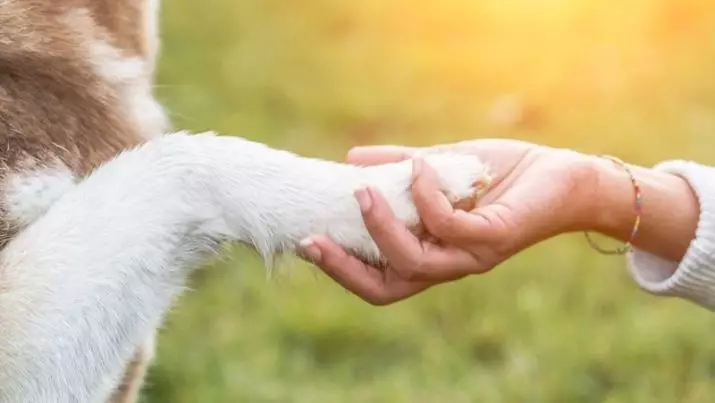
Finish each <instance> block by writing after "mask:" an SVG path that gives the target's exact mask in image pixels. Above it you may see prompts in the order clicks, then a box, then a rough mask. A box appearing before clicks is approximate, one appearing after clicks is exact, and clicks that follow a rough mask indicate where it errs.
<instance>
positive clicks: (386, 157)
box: [346, 145, 418, 165]
mask: <svg viewBox="0 0 715 403" xmlns="http://www.w3.org/2000/svg"><path fill="white" fill-rule="evenodd" d="M417 150H418V148H414V147H403V146H393V145H384V146H367V147H355V148H352V149H351V150H350V151H348V155H347V158H346V161H347V162H348V163H350V164H355V165H379V164H387V163H390V162H399V161H404V160H407V159H410V158H412V156H413V155H414V154H415V152H417Z"/></svg>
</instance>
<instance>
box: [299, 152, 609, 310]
mask: <svg viewBox="0 0 715 403" xmlns="http://www.w3.org/2000/svg"><path fill="white" fill-rule="evenodd" d="M442 150H449V151H456V152H461V153H472V154H474V155H476V156H477V157H478V158H480V159H481V160H482V161H484V162H486V163H487V164H488V165H489V167H490V173H491V174H492V176H493V182H492V185H491V188H490V189H489V190H488V192H487V193H486V194H485V195H484V197H483V198H482V199H481V200H479V202H478V204H477V208H476V209H475V210H473V211H471V212H464V211H460V210H455V209H453V208H452V206H451V205H450V203H449V202H448V201H447V199H446V198H445V197H444V195H443V194H442V193H441V192H440V191H439V188H438V183H437V180H436V177H435V173H434V171H433V170H432V169H431V168H430V167H429V166H427V165H426V164H425V163H424V162H423V161H422V160H421V159H420V158H419V157H415V155H416V154H419V153H420V152H425V151H426V152H430V151H442ZM413 157H415V158H414V162H413V164H414V165H413V169H414V171H415V172H414V173H415V180H414V182H413V186H412V195H413V199H414V203H415V205H416V207H417V210H418V212H419V214H420V217H421V219H422V223H423V225H424V227H425V229H426V230H427V231H428V232H429V234H430V235H431V236H432V237H433V238H434V239H433V240H432V241H429V240H420V239H418V238H417V237H416V236H415V235H413V234H412V233H411V232H410V231H409V230H408V229H407V228H405V226H404V225H403V224H402V223H400V222H399V221H397V220H396V219H395V217H394V215H393V214H392V211H391V210H390V208H389V206H388V204H387V202H386V201H385V200H384V198H383V197H382V196H381V195H380V194H379V192H377V191H376V190H375V189H371V188H368V189H364V190H361V191H358V192H357V193H356V198H357V200H358V203H359V204H360V206H361V211H362V213H363V218H364V221H365V225H366V227H367V229H368V231H369V232H370V235H371V236H372V237H373V238H374V240H375V242H376V244H377V245H378V247H379V248H380V250H381V252H382V254H383V255H384V257H385V258H386V260H387V262H388V263H389V264H388V266H387V267H384V268H376V267H372V266H369V265H366V264H365V263H363V262H361V261H359V260H357V259H356V258H354V257H351V256H350V255H348V254H347V253H346V252H345V251H344V250H342V249H341V248H340V247H339V246H337V245H336V244H335V243H334V242H332V241H331V240H330V239H328V238H327V237H324V236H320V235H315V236H312V237H310V238H308V239H307V240H305V242H303V245H304V252H305V254H306V255H307V256H308V257H309V258H310V259H312V261H313V263H314V264H316V265H317V266H318V267H319V268H320V269H322V270H323V271H324V272H325V273H326V274H327V275H328V276H330V277H331V278H332V279H333V280H335V281H336V282H337V283H339V284H341V285H342V286H343V287H345V288H346V289H348V290H349V291H351V292H353V293H354V294H356V295H358V296H359V297H361V298H363V299H364V300H366V301H367V302H369V303H372V304H375V305H385V304H390V303H394V302H397V301H400V300H402V299H405V298H408V297H410V296H412V295H415V294H417V293H419V292H421V291H424V290H425V289H427V288H429V287H431V286H433V285H436V284H440V283H444V282H448V281H453V280H456V279H459V278H462V277H465V276H467V275H470V274H480V273H484V272H487V271H489V270H491V269H492V268H494V267H496V266H497V265H499V264H500V263H502V262H503V261H505V260H507V259H509V258H510V257H511V256H513V255H514V254H516V253H518V252H519V251H521V250H523V249H525V248H527V247H529V246H531V245H533V244H535V243H538V242H540V241H543V240H545V239H547V238H550V237H552V236H554V235H557V234H560V233H564V232H570V231H577V230H590V229H592V227H593V226H594V222H595V221H594V220H595V219H597V218H598V217H594V214H593V212H594V211H597V209H596V206H595V200H596V198H595V197H593V196H594V194H595V193H596V187H597V186H596V185H597V182H598V178H597V173H596V171H595V170H594V169H593V166H594V164H593V158H592V157H588V156H585V155H583V154H579V153H576V152H572V151H568V150H562V149H553V148H548V147H543V146H539V145H535V144H530V143H525V142H520V141H514V140H475V141H468V142H462V143H457V144H451V145H446V146H437V147H431V148H429V149H415V148H406V147H393V146H378V147H366V148H357V149H353V150H352V151H351V152H350V153H349V155H348V161H349V162H351V163H355V164H363V165H364V164H382V163H387V162H393V161H397V160H404V159H408V158H413Z"/></svg>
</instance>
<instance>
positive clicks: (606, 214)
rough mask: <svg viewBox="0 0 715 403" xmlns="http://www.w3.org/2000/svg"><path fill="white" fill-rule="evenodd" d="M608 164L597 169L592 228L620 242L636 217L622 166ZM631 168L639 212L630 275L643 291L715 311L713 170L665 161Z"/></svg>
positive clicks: (711, 168) (628, 263) (714, 197)
mask: <svg viewBox="0 0 715 403" xmlns="http://www.w3.org/2000/svg"><path fill="white" fill-rule="evenodd" d="M608 164H610V163H609V162H600V163H599V165H598V166H599V169H598V171H599V172H600V175H599V176H598V177H599V178H601V180H600V181H599V186H598V187H597V191H599V192H601V193H602V194H603V195H602V199H601V200H600V204H599V205H600V207H599V208H597V209H595V210H594V211H595V212H596V213H594V216H596V217H599V219H598V220H596V221H597V225H596V226H595V228H594V229H595V230H600V231H601V232H603V233H605V234H608V235H611V236H613V237H616V238H618V239H620V240H625V239H626V238H627V237H628V235H629V234H630V231H631V228H632V225H633V220H634V218H635V212H634V207H633V189H632V185H631V184H630V181H629V179H628V177H627V174H625V173H624V172H623V171H622V170H621V171H619V169H622V168H618V167H614V166H611V167H609V166H608ZM633 169H634V174H635V176H636V179H637V180H638V182H639V184H640V186H641V187H642V193H643V213H642V220H641V228H640V230H639V231H638V235H637V236H636V237H635V240H634V249H633V251H632V252H631V253H629V254H628V255H627V257H626V259H627V267H628V271H629V273H630V275H631V276H632V277H633V279H634V280H635V281H636V282H637V283H638V285H639V286H640V287H641V288H642V289H644V290H645V291H648V292H650V293H653V294H656V295H670V296H677V297H680V298H684V299H687V300H690V301H692V302H694V303H696V304H698V305H700V306H703V307H705V308H707V309H710V310H715V168H713V167H708V166H704V165H701V164H697V163H693V162H686V161H668V162H665V163H662V164H659V165H658V166H656V167H654V168H653V169H644V168H635V167H634V168H633ZM629 188H630V191H629Z"/></svg>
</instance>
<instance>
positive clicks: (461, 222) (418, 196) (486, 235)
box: [412, 158, 507, 247]
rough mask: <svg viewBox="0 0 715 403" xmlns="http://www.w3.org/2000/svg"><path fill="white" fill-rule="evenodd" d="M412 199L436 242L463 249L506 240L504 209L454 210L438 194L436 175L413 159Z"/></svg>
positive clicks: (499, 207)
mask: <svg viewBox="0 0 715 403" xmlns="http://www.w3.org/2000/svg"><path fill="white" fill-rule="evenodd" d="M413 161H414V164H415V167H414V175H415V180H414V182H413V184H412V198H413V200H414V203H415V207H416V208H417V213H418V214H419V216H420V218H421V220H422V223H423V224H424V226H425V228H426V229H427V231H428V232H429V233H430V234H431V235H433V236H434V237H436V238H437V239H439V240H441V241H443V242H446V243H449V244H452V245H456V246H461V247H466V246H469V245H474V244H477V243H490V244H493V243H497V242H501V240H503V239H505V237H506V230H507V226H506V224H505V222H504V220H503V217H504V215H503V214H504V212H505V211H504V206H503V205H500V204H496V203H495V204H490V205H486V206H483V207H479V208H477V209H476V210H473V211H471V212H466V211H463V210H455V209H454V207H453V206H452V205H451V204H450V202H449V201H448V200H447V198H446V197H445V196H444V194H443V193H442V192H441V191H440V188H439V181H438V179H437V176H436V173H435V172H434V170H433V169H432V168H430V167H429V166H428V165H427V164H426V163H424V161H422V160H421V159H419V158H417V159H414V160H413Z"/></svg>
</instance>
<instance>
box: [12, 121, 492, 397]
mask: <svg viewBox="0 0 715 403" xmlns="http://www.w3.org/2000/svg"><path fill="white" fill-rule="evenodd" d="M426 158H427V161H428V163H430V164H431V165H432V166H433V167H434V168H435V170H436V171H437V172H438V175H439V177H440V179H441V181H442V185H443V190H444V191H445V192H446V193H447V194H448V195H449V196H450V197H451V198H452V200H453V201H455V202H456V201H458V200H460V199H465V198H469V197H472V196H473V195H474V192H475V189H474V187H473V185H474V183H475V182H477V181H478V180H480V179H482V178H483V177H484V175H485V169H484V166H483V165H482V164H481V163H480V162H479V161H478V160H477V159H476V158H475V157H473V156H466V155H434V156H426ZM410 177H411V165H410V162H409V161H405V162H402V163H395V164H389V165H384V166H376V167H355V166H349V165H345V164H339V163H334V162H329V161H322V160H317V159H311V158H303V157H299V156H297V155H294V154H291V153H288V152H285V151H279V150H274V149H271V148H269V147H266V146H264V145H261V144H258V143H253V142H250V141H246V140H242V139H239V138H232V137H220V136H213V135H195V136H189V135H186V134H182V133H178V134H173V135H169V136H165V137H162V138H158V139H154V140H151V141H149V142H147V143H146V144H144V145H142V146H141V147H138V148H137V149H135V150H131V151H127V152H125V153H123V154H121V155H119V156H118V157H116V158H114V159H113V160H111V161H109V162H107V163H106V164H104V165H103V166H101V167H99V168H98V169H97V170H96V171H95V172H93V173H92V174H91V175H89V177H88V178H86V179H85V180H83V181H82V182H80V183H79V184H77V185H76V186H74V187H73V188H72V189H70V190H68V191H67V192H66V193H65V194H64V195H62V197H60V198H59V199H58V200H57V201H55V202H54V203H53V204H52V206H51V207H50V208H49V209H48V210H47V211H46V212H45V213H44V214H43V215H42V216H41V217H39V218H38V219H37V220H36V221H35V222H33V223H32V224H30V225H29V226H28V227H27V228H25V229H24V230H23V231H22V232H20V233H19V234H18V235H17V236H16V237H15V238H14V239H13V240H12V241H11V242H10V243H9V244H8V245H7V246H6V247H5V248H4V249H3V250H2V252H1V253H0V364H1V365H0V402H2V403H10V402H12V403H26V402H27V403H30V402H32V403H38V402H52V403H65V402H67V403H69V402H79V403H85V402H106V401H107V400H108V399H109V398H110V397H111V396H112V394H113V393H114V390H115V389H116V387H117V385H118V384H119V383H120V382H121V378H122V376H123V375H124V371H125V369H126V368H127V364H128V363H129V362H130V361H131V360H132V358H133V357H134V355H135V354H136V346H138V345H140V344H141V343H142V342H143V341H144V340H146V338H147V337H149V336H150V335H151V334H152V332H154V331H155V329H157V328H158V327H159V325H160V323H161V320H162V318H163V316H164V314H165V313H166V311H167V310H168V309H169V308H170V306H171V305H172V303H173V301H174V300H175V298H177V297H178V296H179V294H180V293H181V292H182V291H183V287H184V283H185V280H186V277H187V275H188V274H189V273H190V271H191V270H192V269H194V268H195V267H197V265H198V264H199V263H200V262H201V260H203V259H204V258H205V257H207V256H209V255H211V254H213V253H215V251H216V250H217V249H218V246H219V245H220V244H221V243H222V242H224V241H231V242H242V243H245V244H248V245H251V246H253V247H254V248H255V249H256V250H257V251H258V252H259V253H260V254H261V255H262V256H263V257H264V259H265V260H266V262H268V263H270V262H271V261H272V258H273V256H276V255H277V254H279V253H284V252H294V251H295V250H296V249H297V248H298V245H299V242H300V240H301V239H303V238H304V237H306V236H308V235H310V234H314V233H323V234H327V235H329V236H331V237H332V238H333V239H335V240H336V241H337V242H339V243H340V244H341V245H343V246H344V247H346V248H348V249H350V250H352V251H354V252H355V253H356V254H358V255H360V256H361V257H363V258H365V259H366V260H372V261H376V260H378V259H379V258H380V256H379V253H378V249H377V247H376V246H375V244H374V242H373V241H372V239H371V238H370V236H369V234H368V233H367V231H366V230H365V228H364V224H363V222H362V218H361V215H360V212H359V208H358V206H357V203H356V201H355V200H354V197H353V192H354V191H355V190H356V189H358V188H359V187H362V186H365V185H373V186H376V187H377V188H379V189H380V190H381V191H382V192H383V193H384V194H385V196H386V198H387V200H388V201H389V202H390V204H391V206H392V208H393V210H394V211H395V214H396V215H397V217H398V218H400V219H402V220H403V221H404V222H406V223H408V224H409V225H417V224H418V216H417V213H416V210H415V208H414V206H413V204H412V201H411V197H410V191H409V187H410V181H411V180H410Z"/></svg>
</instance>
